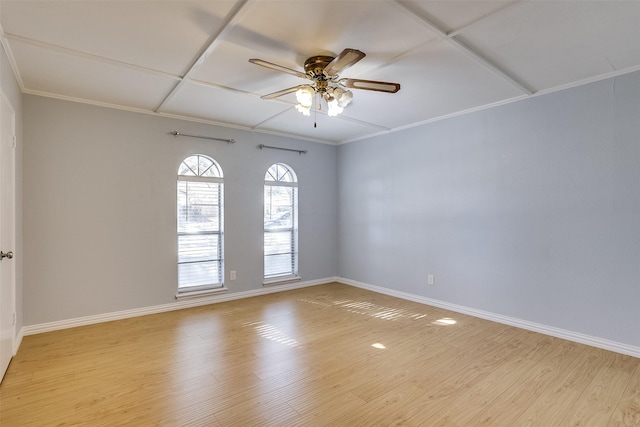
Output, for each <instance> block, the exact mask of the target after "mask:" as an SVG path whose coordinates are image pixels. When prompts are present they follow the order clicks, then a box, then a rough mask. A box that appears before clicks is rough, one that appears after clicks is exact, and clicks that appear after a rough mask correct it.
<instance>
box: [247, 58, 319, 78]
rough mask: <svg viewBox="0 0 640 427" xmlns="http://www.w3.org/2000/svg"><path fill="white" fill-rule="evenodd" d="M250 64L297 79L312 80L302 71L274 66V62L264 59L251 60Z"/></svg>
mask: <svg viewBox="0 0 640 427" xmlns="http://www.w3.org/2000/svg"><path fill="white" fill-rule="evenodd" d="M249 62H251V63H252V64H256V65H260V66H262V67H266V68H271V69H272V70H276V71H282V72H283V73H287V74H291V75H293V76H296V77H300V78H303V79H309V80H311V77H309V76H308V75H307V74H305V73H303V72H302V71H296V70H292V69H291V68H287V67H283V66H282V65H278V64H274V63H272V62H267V61H263V60H262V59H250V60H249Z"/></svg>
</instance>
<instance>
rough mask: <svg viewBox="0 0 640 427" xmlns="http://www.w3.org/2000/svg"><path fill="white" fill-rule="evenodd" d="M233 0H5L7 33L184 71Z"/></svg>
mask: <svg viewBox="0 0 640 427" xmlns="http://www.w3.org/2000/svg"><path fill="white" fill-rule="evenodd" d="M233 4H234V2H232V1H218V0H217V1H209V2H207V1H50V0H45V1H21V0H20V1H14V0H9V1H7V0H2V13H3V15H9V16H10V17H11V19H7V20H3V27H4V31H5V33H7V34H10V35H11V34H13V35H18V36H21V37H25V38H28V39H33V40H38V41H46V42H47V43H50V44H53V45H56V46H61V47H66V48H69V49H73V50H77V51H80V52H90V53H93V54H95V55H99V56H104V57H107V58H112V59H117V60H120V61H123V62H127V63H130V64H136V65H140V66H145V67H150V68H153V69H155V70H161V71H165V72H168V73H173V74H181V73H183V72H184V70H185V69H186V67H187V66H188V65H190V62H191V61H192V59H193V57H194V56H195V55H196V53H197V52H198V50H199V49H200V48H201V46H202V45H203V44H204V43H205V41H206V40H207V39H208V38H209V37H210V34H211V33H212V32H214V31H217V30H218V29H219V28H220V25H221V21H222V20H223V18H224V16H225V15H226V14H227V12H228V11H229V9H230V8H231V6H232V5H233Z"/></svg>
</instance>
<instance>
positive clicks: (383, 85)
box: [338, 79, 400, 93]
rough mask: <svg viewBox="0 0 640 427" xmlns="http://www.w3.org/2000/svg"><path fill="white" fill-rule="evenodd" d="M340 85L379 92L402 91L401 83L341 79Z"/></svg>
mask: <svg viewBox="0 0 640 427" xmlns="http://www.w3.org/2000/svg"><path fill="white" fill-rule="evenodd" d="M338 84H339V85H341V86H344V87H348V88H350V89H364V90H375V91H377V92H388V93H396V92H397V91H399V90H400V83H390V82H378V81H375V80H360V79H340V80H338Z"/></svg>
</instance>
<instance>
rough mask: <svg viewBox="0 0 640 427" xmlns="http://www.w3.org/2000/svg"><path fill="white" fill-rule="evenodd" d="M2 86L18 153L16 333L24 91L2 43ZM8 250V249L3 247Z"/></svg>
mask: <svg viewBox="0 0 640 427" xmlns="http://www.w3.org/2000/svg"><path fill="white" fill-rule="evenodd" d="M0 88H1V89H2V93H4V95H5V96H6V97H7V99H8V100H9V103H10V104H11V106H12V107H13V110H14V111H15V120H16V153H15V156H16V157H15V162H16V163H15V167H16V169H15V173H16V180H15V184H16V194H15V197H16V230H15V239H16V246H15V248H12V250H13V252H14V254H15V256H14V259H13V261H12V262H15V264H16V266H15V268H16V270H15V272H16V278H15V279H16V295H15V299H16V333H18V332H19V331H20V330H21V329H22V325H23V309H22V307H23V303H22V300H23V297H22V288H23V285H22V283H23V277H22V271H23V251H22V148H23V140H22V93H21V91H20V86H19V85H18V82H17V81H16V78H15V76H14V74H13V70H12V69H11V64H10V63H9V60H8V58H7V55H6V53H5V51H4V48H3V47H2V45H0ZM3 250H6V249H3Z"/></svg>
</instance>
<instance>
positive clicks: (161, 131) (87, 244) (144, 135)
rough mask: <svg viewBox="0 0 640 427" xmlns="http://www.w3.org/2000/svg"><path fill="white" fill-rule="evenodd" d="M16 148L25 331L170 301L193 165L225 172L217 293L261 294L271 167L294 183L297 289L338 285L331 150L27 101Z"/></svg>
mask: <svg viewBox="0 0 640 427" xmlns="http://www.w3.org/2000/svg"><path fill="white" fill-rule="evenodd" d="M172 130H178V131H180V132H183V133H191V134H196V135H209V136H216V137H222V138H234V139H236V140H237V142H236V143H235V144H226V143H224V142H213V141H206V140H201V139H193V138H176V137H174V136H171V135H168V132H169V131H172ZM24 139H25V148H24V194H25V197H24V208H25V213H24V224H25V232H24V250H25V265H24V269H25V271H24V282H25V285H24V294H25V295H24V299H25V300H24V307H25V325H35V324H40V323H46V322H51V321H58V320H65V319H73V318H77V317H82V316H88V315H96V314H102V313H112V312H117V311H122V310H127V309H135V308H142V307H149V306H154V305H159V304H166V303H171V302H173V301H175V298H174V296H175V293H176V290H177V289H176V286H177V269H176V236H175V233H176V226H175V223H176V208H175V203H176V173H177V168H178V165H179V164H180V162H181V161H182V160H183V159H184V158H186V157H187V156H189V155H191V154H195V153H202V154H206V155H209V156H211V157H213V158H214V159H216V161H218V163H219V164H220V165H221V167H222V169H223V172H224V177H225V256H226V260H225V270H226V273H225V277H226V280H225V282H226V283H225V284H226V285H227V287H228V288H229V291H228V292H238V291H247V290H252V289H260V288H261V287H262V226H263V225H262V211H263V183H264V174H265V172H266V170H267V168H268V167H269V166H270V165H271V164H273V163H276V162H283V163H286V164H288V165H289V166H291V167H293V169H294V170H295V171H296V173H297V175H298V180H299V194H300V200H299V212H300V224H299V226H300V229H299V241H300V243H299V252H300V264H299V270H300V275H301V276H302V279H303V280H314V279H322V278H327V277H333V276H335V275H336V273H337V257H336V253H337V225H336V221H335V219H336V217H337V178H336V176H337V173H336V153H337V148H336V147H335V146H331V145H326V144H316V143H310V142H304V141H298V140H294V139H287V138H281V137H275V136H269V135H260V134H253V133H251V132H246V131H241V130H233V129H229V128H219V127H215V126H209V125H204V124H198V123H192V122H186V121H179V120H172V119H168V118H162V117H157V116H152V115H144V114H137V113H131V112H126V111H119V110H114V109H107V108H101V107H95V106H89V105H84V104H79V103H72V102H66V101H60V100H54V99H48V98H43V97H38V96H30V95H25V96H24ZM260 143H264V144H267V145H280V146H285V147H291V148H300V149H308V150H309V153H308V154H306V155H298V154H296V153H290V152H284V151H275V150H259V149H257V145H258V144H260ZM230 270H236V271H237V280H236V281H233V282H231V281H229V280H228V278H229V271H230Z"/></svg>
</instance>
